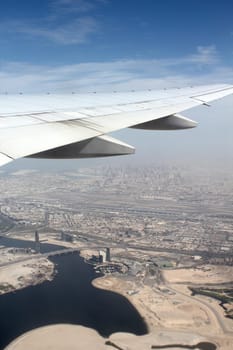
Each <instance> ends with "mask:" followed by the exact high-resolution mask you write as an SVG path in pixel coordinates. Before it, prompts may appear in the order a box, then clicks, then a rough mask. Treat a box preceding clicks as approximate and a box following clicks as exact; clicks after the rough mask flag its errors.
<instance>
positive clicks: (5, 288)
mask: <svg viewBox="0 0 233 350" xmlns="http://www.w3.org/2000/svg"><path fill="white" fill-rule="evenodd" d="M13 289H14V287H13V286H12V285H11V284H9V283H3V284H0V294H4V293H7V292H9V291H11V290H13Z"/></svg>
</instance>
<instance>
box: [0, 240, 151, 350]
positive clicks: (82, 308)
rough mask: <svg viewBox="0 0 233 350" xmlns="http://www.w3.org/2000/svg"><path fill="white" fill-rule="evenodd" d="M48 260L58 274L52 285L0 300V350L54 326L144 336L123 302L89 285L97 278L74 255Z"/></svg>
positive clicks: (137, 319)
mask: <svg viewBox="0 0 233 350" xmlns="http://www.w3.org/2000/svg"><path fill="white" fill-rule="evenodd" d="M2 243H3V241H2V240H0V244H2ZM16 243H17V242H15V244H16ZM47 248H48V247H47ZM47 248H45V247H44V249H47ZM53 249H54V246H53ZM55 249H56V250H57V246H55ZM51 260H52V261H53V262H54V263H55V264H56V268H57V271H58V273H57V274H56V276H55V278H54V279H53V281H52V282H44V283H42V284H41V285H38V286H33V287H28V288H25V289H22V290H19V291H17V292H14V293H9V294H5V295H2V296H0V349H3V348H4V347H5V346H6V345H7V344H8V343H9V342H11V341H12V340H13V339H15V338H16V337H17V336H19V335H21V334H22V333H24V332H26V331H29V330H31V329H33V328H36V327H40V326H45V325H49V324H54V323H71V324H77V325H83V326H86V327H91V328H94V329H96V330H97V331H98V332H99V333H100V334H101V335H103V336H105V337H107V336H109V335H110V334H111V333H114V332H130V333H134V334H137V335H142V334H145V333H147V326H146V324H145V322H144V321H143V319H142V318H141V316H140V314H139V313H138V312H137V310H136V309H135V308H134V307H133V306H132V305H131V304H130V303H129V302H128V300H127V299H126V298H124V297H122V296H121V295H119V294H117V293H113V292H109V291H104V290H100V289H97V288H95V287H93V286H92V285H91V281H92V280H93V279H94V278H95V277H97V276H99V275H97V274H96V273H95V271H94V269H93V267H92V266H91V265H88V264H85V263H84V261H83V259H81V258H80V256H79V255H78V254H71V255H63V256H59V257H55V258H52V259H51Z"/></svg>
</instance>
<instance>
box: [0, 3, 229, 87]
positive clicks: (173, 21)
mask: <svg viewBox="0 0 233 350" xmlns="http://www.w3.org/2000/svg"><path fill="white" fill-rule="evenodd" d="M232 17H233V3H232V2H231V1H229V0H223V1H221V2H220V1H210V0H205V1H201V0H195V1H194V0H189V1H187V0H186V1H184V0H176V1H174V0H164V1H162V0H157V1H155V0H144V1H142V0H125V1H119V0H46V1H45V0H40V1H35V0H34V1H33V0H30V1H26V0H21V1H16V0H9V1H7V2H6V1H4V2H3V1H2V2H1V5H0V45H1V56H0V78H1V81H2V84H1V87H2V89H3V90H7V91H9V92H11V91H12V92H17V91H18V90H23V91H32V92H33V91H43V90H52V91H70V90H79V91H88V90H93V89H94V90H100V91H101V90H108V89H109V88H110V87H111V88H113V89H120V90H124V89H125V90H127V89H131V88H136V89H140V88H147V87H148V88H153V87H154V88H157V87H164V86H166V87H170V86H177V85H178V86H182V85H187V84H189V83H192V84H193V83H206V82H222V81H223V82H233V67H232V61H233V22H232Z"/></svg>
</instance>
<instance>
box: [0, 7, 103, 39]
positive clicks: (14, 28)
mask: <svg viewBox="0 0 233 350" xmlns="http://www.w3.org/2000/svg"><path fill="white" fill-rule="evenodd" d="M105 2H107V0H91V1H89V0H50V1H49V12H48V14H47V16H44V17H41V18H32V19H31V20H29V19H24V20H22V19H20V20H19V19H15V20H7V21H2V22H1V23H0V37H1V36H2V38H3V39H4V38H5V37H6V35H9V34H10V35H11V37H12V36H13V37H14V38H18V37H19V39H20V40H22V38H25V39H28V38H29V39H31V38H33V39H35V38H41V39H43V40H44V42H45V44H46V42H47V41H51V42H54V43H56V44H60V45H67V44H68V45H77V44H83V43H84V42H86V41H88V39H89V37H90V36H91V35H92V34H94V33H95V32H97V31H98V29H99V23H98V21H97V20H96V19H95V18H94V16H90V15H89V14H88V13H89V12H90V11H91V10H92V9H94V8H96V6H97V5H100V4H104V3H105ZM8 40H10V39H8ZM46 40H47V41H46Z"/></svg>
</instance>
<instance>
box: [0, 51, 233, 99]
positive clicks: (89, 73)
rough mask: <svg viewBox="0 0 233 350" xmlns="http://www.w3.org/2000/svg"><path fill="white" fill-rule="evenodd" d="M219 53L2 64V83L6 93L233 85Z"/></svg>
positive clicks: (230, 70)
mask: <svg viewBox="0 0 233 350" xmlns="http://www.w3.org/2000/svg"><path fill="white" fill-rule="evenodd" d="M216 54H217V53H216V49H214V50H212V49H208V47H207V48H206V49H205V48H204V47H202V48H201V49H200V48H197V52H196V53H194V54H191V55H187V56H184V57H180V58H174V59H172V58H169V59H167V58H165V59H149V60H117V61H112V62H89V63H79V64H71V65H62V66H58V67H57V66H56V67H52V66H45V65H44V66H41V65H30V64H26V63H24V64H22V63H17V62H15V63H14V62H13V63H5V64H4V63H2V64H1V65H0V80H1V87H2V92H4V91H9V92H18V91H25V92H47V91H51V92H56V91H57V92H71V91H85V92H87V91H89V92H91V91H109V90H118V91H119V90H130V89H137V90H140V89H149V88H165V87H177V86H185V85H194V84H207V83H217V82H221V83H222V82H226V83H227V82H229V83H232V82H233V68H232V67H227V66H222V65H221V64H220V62H219V61H217V60H216V59H215V57H216ZM200 66H202V67H203V69H201V70H200ZM185 67H188V68H189V69H185Z"/></svg>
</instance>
